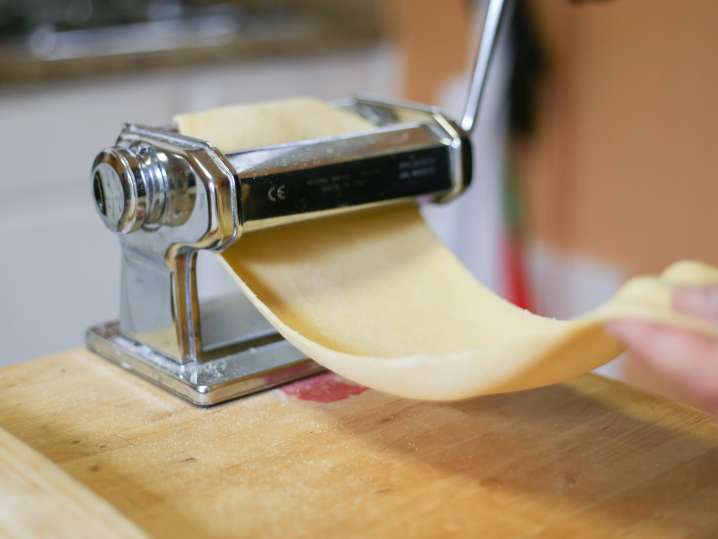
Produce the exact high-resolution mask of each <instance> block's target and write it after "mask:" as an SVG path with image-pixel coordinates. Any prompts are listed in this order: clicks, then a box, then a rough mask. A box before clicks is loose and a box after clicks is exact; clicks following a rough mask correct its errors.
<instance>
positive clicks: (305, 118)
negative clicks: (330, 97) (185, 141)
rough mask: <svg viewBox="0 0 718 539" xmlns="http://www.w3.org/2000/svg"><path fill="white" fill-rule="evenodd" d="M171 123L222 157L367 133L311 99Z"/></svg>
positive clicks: (359, 122)
mask: <svg viewBox="0 0 718 539" xmlns="http://www.w3.org/2000/svg"><path fill="white" fill-rule="evenodd" d="M174 121H175V123H176V124H177V127H178V128H179V131H180V133H183V134H185V135H190V136H192V137H196V138H200V139H202V140H207V141H209V142H211V143H212V144H213V145H214V146H216V147H217V148H218V149H219V150H220V151H222V152H225V153H228V152H238V151H241V150H246V149H248V148H261V147H263V146H273V145H276V144H285V143H287V142H296V141H298V140H305V139H310V138H322V137H330V136H334V135H342V134H345V133H356V132H358V131H363V130H367V129H371V125H370V124H368V123H367V122H365V121H364V120H363V119H362V118H360V117H358V116H356V115H355V114H352V113H350V112H347V111H344V110H341V109H337V108H336V107H332V106H331V105H329V104H327V103H325V102H324V101H320V100H319V99H314V98H311V97H297V98H294V99H288V100H286V101H267V102H265V103H257V104H251V105H234V106H229V107H220V108H216V109H211V110H207V111H203V112H191V113H188V114H180V115H178V116H175V119H174Z"/></svg>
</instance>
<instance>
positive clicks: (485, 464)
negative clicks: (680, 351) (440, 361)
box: [0, 350, 718, 539]
mask: <svg viewBox="0 0 718 539" xmlns="http://www.w3.org/2000/svg"><path fill="white" fill-rule="evenodd" d="M0 424H1V425H3V427H4V428H6V429H7V430H8V431H10V432H11V433H12V434H14V435H15V436H17V437H18V438H20V439H22V440H23V441H25V442H26V443H27V444H30V445H31V446H33V447H35V448H36V449H37V450H38V451H39V452H41V453H42V454H43V455H45V456H46V457H48V458H50V459H52V460H53V461H55V462H56V463H57V464H59V465H60V467H62V469H64V471H66V472H67V473H68V474H70V475H71V476H73V477H74V478H76V479H77V480H79V481H80V482H82V483H84V484H85V485H87V486H88V487H89V488H90V489H92V490H93V491H94V492H95V493H96V494H98V495H100V496H101V497H103V498H104V499H106V500H107V501H109V502H110V503H111V504H113V505H114V506H115V508H116V509H118V510H119V511H120V512H121V513H123V514H124V515H126V516H127V517H129V518H130V519H132V520H133V521H134V522H135V523H137V524H138V525H140V526H141V527H142V528H144V530H146V531H147V532H148V533H149V534H151V535H153V536H156V537H394V536H397V535H401V536H403V537H465V536H479V537H492V538H501V537H527V538H529V537H530V538H537V537H591V538H594V537H595V538H603V537H605V538H615V537H641V538H642V537H646V538H651V539H655V538H662V537H715V536H717V535H718V511H717V510H716V507H717V503H718V425H717V424H716V423H715V422H714V421H713V420H712V419H711V418H709V417H707V416H705V415H703V414H701V413H699V412H697V411H694V410H692V409H688V408H684V407H681V406H678V405H674V404H672V403H669V402H667V401H664V400H661V399H659V398H656V397H652V396H648V395H645V394H642V393H637V392H635V391H633V390H632V389H630V388H628V387H626V386H623V385H620V384H618V383H615V382H611V381H607V380H604V379H602V378H598V377H596V376H584V377H582V378H579V379H578V380H576V381H574V382H571V383H568V384H563V385H558V386H552V387H548V388H544V389H539V390H534V391H527V392H523V393H516V394H509V395H500V396H494V397H488V398H481V399H475V400H470V401H464V402H458V403H451V404H446V403H425V402H415V401H410V400H403V399H398V398H394V397H390V396H388V395H384V394H381V393H378V392H375V391H366V392H364V393H362V394H360V395H354V396H351V397H349V398H347V399H345V400H341V401H337V402H333V403H318V402H310V401H303V400H299V399H298V398H297V397H296V396H291V395H287V394H285V393H284V392H282V391H281V390H274V391H269V392H266V393H263V394H261V395H257V396H254V397H249V398H246V399H242V400H238V401H234V402H231V403H228V404H226V405H222V406H219V407H216V408H212V409H197V408H194V407H192V406H191V405H188V404H186V403H184V402H182V401H180V400H178V399H176V398H174V397H172V396H170V395H167V394H165V393H163V392H161V391H160V390H158V389H156V388H154V387H152V386H150V385H148V384H146V383H145V382H142V381H139V380H137V379H136V378H134V377H132V376H131V375H129V374H127V373H124V372H122V371H121V370H119V369H117V368H116V367H113V366H111V365H109V364H106V363H105V362H103V361H102V360H100V359H99V358H97V357H95V356H93V355H92V354H90V353H89V352H87V351H85V350H73V351H70V352H67V353H64V354H60V355H57V356H53V357H49V358H45V359H42V360H36V361H33V362H29V363H26V364H20V365H17V366H13V367H9V368H6V369H3V370H0Z"/></svg>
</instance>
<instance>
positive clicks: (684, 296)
mask: <svg viewBox="0 0 718 539" xmlns="http://www.w3.org/2000/svg"><path fill="white" fill-rule="evenodd" d="M673 307H674V308H675V309H676V310H678V311H683V312H686V313H690V314H696V315H698V316H703V317H705V318H710V319H712V320H718V286H693V287H687V288H681V289H678V290H676V292H675V293H674V295H673Z"/></svg>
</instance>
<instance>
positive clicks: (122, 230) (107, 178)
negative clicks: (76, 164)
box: [92, 148, 147, 234]
mask: <svg viewBox="0 0 718 539" xmlns="http://www.w3.org/2000/svg"><path fill="white" fill-rule="evenodd" d="M92 193H93V196H94V198H95V207H96V208H97V212H98V213H99V214H100V217H101V218H102V221H103V222H104V223H105V225H106V226H107V228H109V229H110V230H112V231H113V232H117V233H118V234H129V233H130V232H133V231H135V230H137V229H138V228H140V227H141V226H142V223H143V222H144V219H145V215H146V210H147V189H146V185H145V181H144V178H143V176H142V173H141V169H140V163H139V162H138V160H137V158H136V157H135V156H134V154H133V153H132V152H130V151H128V150H126V149H124V148H108V149H105V150H103V151H101V152H100V153H99V154H98V156H97V157H96V158H95V162H94V163H93V165H92Z"/></svg>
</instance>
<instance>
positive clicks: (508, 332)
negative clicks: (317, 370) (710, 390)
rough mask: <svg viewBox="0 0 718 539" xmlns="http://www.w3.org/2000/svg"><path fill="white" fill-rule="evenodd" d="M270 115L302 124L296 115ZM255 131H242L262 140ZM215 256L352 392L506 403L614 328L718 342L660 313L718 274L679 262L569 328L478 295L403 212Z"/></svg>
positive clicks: (692, 323) (547, 380)
mask: <svg viewBox="0 0 718 539" xmlns="http://www.w3.org/2000/svg"><path fill="white" fill-rule="evenodd" d="M274 106H275V107H279V108H280V109H282V110H275V111H274V112H275V113H277V114H280V115H282V114H285V115H290V116H295V118H296V117H301V115H302V109H301V107H299V108H295V107H294V106H282V105H281V104H280V105H277V104H275V105H274ZM333 110H334V109H332V108H331V107H328V109H327V110H324V112H322V113H321V115H326V116H327V117H331V116H332V114H333V112H332V111H333ZM321 115H320V116H321ZM233 118H234V120H233V121H236V119H237V118H236V116H233ZM316 118H317V115H316V114H315V117H314V119H315V120H316ZM211 122H219V123H223V121H222V120H221V118H220V117H217V116H214V117H213V118H212V120H211V121H209V122H207V124H205V129H204V131H203V133H204V135H203V136H207V135H211V131H212V130H213V129H212V127H211V125H210V124H211ZM241 124H242V125H244V126H245V128H246V129H250V124H249V123H248V122H241ZM328 124H329V122H328V121H327V125H328ZM265 127H266V125H252V126H251V129H252V132H253V133H254V132H255V131H256V132H259V131H262V132H263V133H262V136H261V137H259V138H262V140H270V139H272V136H273V135H272V134H271V133H265V132H264V128H265ZM223 129H224V128H221V129H220V128H218V129H217V131H218V132H219V131H222V130H223ZM223 132H224V131H223ZM187 133H188V134H190V135H194V136H197V135H198V134H197V133H195V132H194V131H189V132H187ZM208 138H209V140H210V141H213V137H212V136H209V137H208ZM283 138H284V137H283V134H282V133H279V134H277V138H276V140H281V139H283ZM244 140H246V137H244V136H241V137H238V141H237V145H236V147H234V149H243V146H242V144H243V141H244ZM225 142H226V141H225ZM229 147H232V146H229ZM222 256H223V258H224V261H225V263H226V266H227V268H228V270H229V271H230V273H231V274H232V275H233V276H234V277H235V278H236V280H237V283H238V285H239V287H240V288H241V289H242V291H243V292H244V293H245V294H246V295H247V297H248V298H249V299H250V300H251V301H252V303H253V304H254V305H255V306H256V307H257V308H258V309H259V311H260V312H261V313H262V314H263V315H264V316H265V317H266V318H267V319H268V320H269V321H270V323H271V324H272V325H273V326H274V327H275V328H276V329H277V330H278V331H279V332H280V333H281V334H282V335H283V336H284V337H285V338H286V339H287V340H288V341H290V342H291V343H292V344H293V345H294V346H296V347H297V348H298V349H299V350H301V351H302V352H303V353H305V354H306V355H307V356H308V357H311V358H312V359H314V360H316V361H317V362H319V363H321V364H322V365H324V366H326V367H327V368H329V369H331V370H333V371H335V372H337V373H339V374H341V375H342V376H345V377H347V378H349V379H352V380H354V381H356V382H358V383H361V384H364V385H366V386H369V387H372V388H375V389H378V390H381V391H385V392H388V393H393V394H396V395H400V396H404V397H410V398H416V399H427V400H455V399H462V398H468V397H473V396H477V395H483V394H489V393H496V392H503V391H516V390H521V389H528V388H533V387H538V386H542V385H547V384H552V383H556V382H561V381H564V380H567V379H570V378H573V377H575V376H578V375H580V374H582V373H585V372H588V371H590V370H592V369H594V368H596V367H598V366H600V365H602V364H604V363H606V362H607V361H609V360H611V359H613V358H614V357H615V356H616V355H618V354H619V353H620V352H621V350H622V348H621V345H620V343H619V342H617V341H616V340H615V339H613V338H612V337H610V336H609V335H608V334H607V333H606V332H605V331H604V330H603V323H604V322H605V321H607V320H611V319H615V318H620V317H635V318H641V319H645V320H653V321H657V322H663V323H668V324H672V325H675V326H680V327H686V328H690V329H692V330H695V331H699V332H702V333H705V334H709V335H714V336H718V328H716V327H714V326H713V325H712V324H710V323H708V322H706V321H704V320H701V319H697V318H695V317H690V316H686V315H681V314H679V313H676V312H674V311H673V310H672V308H671V294H672V290H673V289H674V288H675V287H676V286H680V285H689V284H707V283H718V270H715V269H713V268H709V267H707V266H705V265H702V264H700V263H694V262H683V263H679V264H677V265H674V266H672V267H671V268H670V269H669V270H668V271H666V272H665V273H664V275H663V276H662V277H660V278H652V277H641V278H637V279H633V280H631V281H629V282H628V283H627V284H626V285H625V286H624V287H623V288H622V289H621V290H620V291H619V292H618V293H617V294H616V295H615V297H614V298H613V299H611V300H610V301H609V302H608V303H606V304H605V305H603V306H602V307H600V308H598V309H596V310H595V311H593V312H591V313H589V314H587V315H586V316H584V317H581V318H579V319H577V320H574V321H560V320H553V319H548V318H543V317H540V316H536V315H533V314H531V313H529V312H527V311H524V310H522V309H519V308H517V307H515V306H513V305H511V304H509V303H508V302H506V301H504V300H503V299H501V298H500V297H498V296H496V295H495V294H493V293H492V292H491V291H489V290H488V289H486V288H485V287H483V286H482V285H481V284H480V283H478V282H477V281H476V280H475V279H474V278H473V277H472V276H471V275H470V274H469V273H468V271H467V270H466V269H465V268H464V267H463V266H462V265H461V264H460V262H459V261H458V260H457V259H456V258H455V257H454V256H453V254H452V253H451V252H450V251H449V250H448V249H447V248H446V247H445V246H444V245H443V244H442V243H441V242H440V241H439V239H438V238H437V237H436V236H434V234H433V233H432V232H431V231H430V230H429V228H428V226H427V225H426V223H425V222H424V220H423V219H422V217H421V215H420V214H419V211H418V208H417V206H416V205H414V204H405V205H402V206H398V207H385V208H382V209H377V210H373V211H364V212H356V213H351V214H346V215H339V216H334V217H329V218H325V219H319V220H314V221H308V222H304V223H298V224H293V225H290V226H287V227H282V228H275V229H270V230H265V231H259V232H255V233H252V234H247V235H246V236H244V237H243V238H242V239H241V240H240V241H238V242H237V243H235V244H234V245H232V246H231V247H230V248H229V249H228V250H226V251H225V252H224V253H223V255H222Z"/></svg>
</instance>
